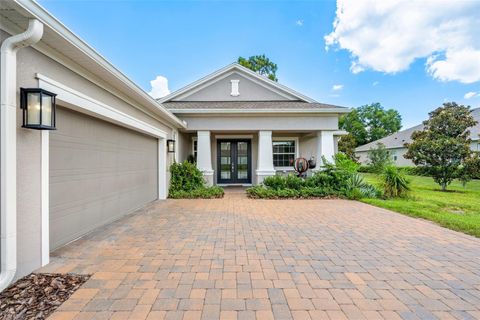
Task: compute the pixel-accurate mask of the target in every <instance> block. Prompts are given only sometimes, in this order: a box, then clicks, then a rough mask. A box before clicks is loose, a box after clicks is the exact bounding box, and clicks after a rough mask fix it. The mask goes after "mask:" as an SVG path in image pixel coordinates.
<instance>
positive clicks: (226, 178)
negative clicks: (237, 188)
mask: <svg viewBox="0 0 480 320" xmlns="http://www.w3.org/2000/svg"><path fill="white" fill-rule="evenodd" d="M251 160H252V159H251V144H250V140H218V141H217V172H218V175H217V181H218V183H251V182H252V176H251V162H252V161H251Z"/></svg>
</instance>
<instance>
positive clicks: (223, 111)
mask: <svg viewBox="0 0 480 320" xmlns="http://www.w3.org/2000/svg"><path fill="white" fill-rule="evenodd" d="M170 111H171V112H172V113H174V114H175V113H179V114H202V113H207V114H242V115H245V114H249V113H255V114H258V113H269V114H270V113H274V114H278V113H321V114H323V113H330V114H332V113H333V114H337V113H349V112H350V111H351V109H348V108H345V109H336V108H325V109H241V110H239V109H236V110H235V109H170Z"/></svg>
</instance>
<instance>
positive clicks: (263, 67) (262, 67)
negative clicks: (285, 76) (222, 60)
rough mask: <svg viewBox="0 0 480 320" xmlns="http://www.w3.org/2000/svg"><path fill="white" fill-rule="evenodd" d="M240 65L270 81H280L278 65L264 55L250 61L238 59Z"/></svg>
mask: <svg viewBox="0 0 480 320" xmlns="http://www.w3.org/2000/svg"><path fill="white" fill-rule="evenodd" d="M238 63H239V64H240V65H242V66H244V67H246V68H248V69H250V70H253V71H255V72H257V73H259V74H261V75H262V76H266V77H268V78H269V79H270V80H273V81H278V79H277V75H276V73H277V65H276V64H275V63H273V62H272V61H270V59H268V58H267V57H266V56H265V55H264V54H262V55H257V56H251V57H250V58H248V59H245V58H244V57H238Z"/></svg>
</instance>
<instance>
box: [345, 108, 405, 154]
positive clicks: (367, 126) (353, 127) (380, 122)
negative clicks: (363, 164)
mask: <svg viewBox="0 0 480 320" xmlns="http://www.w3.org/2000/svg"><path fill="white" fill-rule="evenodd" d="M339 125H340V128H341V129H343V130H346V131H348V132H349V133H350V134H351V135H352V136H353V138H354V139H355V144H356V146H360V145H363V144H366V143H369V142H372V141H375V140H378V139H381V138H383V137H386V136H388V135H390V134H392V133H395V132H397V131H398V130H400V128H401V127H402V117H401V116H400V113H398V111H397V110H394V109H388V110H385V108H383V107H382V105H381V104H380V103H378V102H376V103H372V104H366V105H363V106H361V107H359V108H356V109H353V110H352V112H350V113H348V114H346V115H344V116H342V117H341V118H340V123H339Z"/></svg>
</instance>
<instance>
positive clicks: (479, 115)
mask: <svg viewBox="0 0 480 320" xmlns="http://www.w3.org/2000/svg"><path fill="white" fill-rule="evenodd" d="M472 116H473V117H474V118H475V120H477V122H478V123H477V124H476V125H475V126H473V127H471V128H470V129H469V130H470V139H472V140H474V141H475V140H479V139H480V108H476V109H473V110H472ZM422 128H423V124H419V125H417V126H415V127H411V128H408V129H405V130H402V131H399V132H396V133H394V134H391V135H389V136H387V137H385V138H382V139H379V140H376V141H373V142H370V143H367V144H364V145H363V146H360V147H357V148H356V149H355V151H368V150H370V149H371V148H375V147H376V146H377V143H382V144H384V145H385V147H386V148H387V149H390V148H402V147H403V145H404V144H405V143H407V142H411V141H412V139H411V135H412V133H413V132H414V131H416V130H422Z"/></svg>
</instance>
